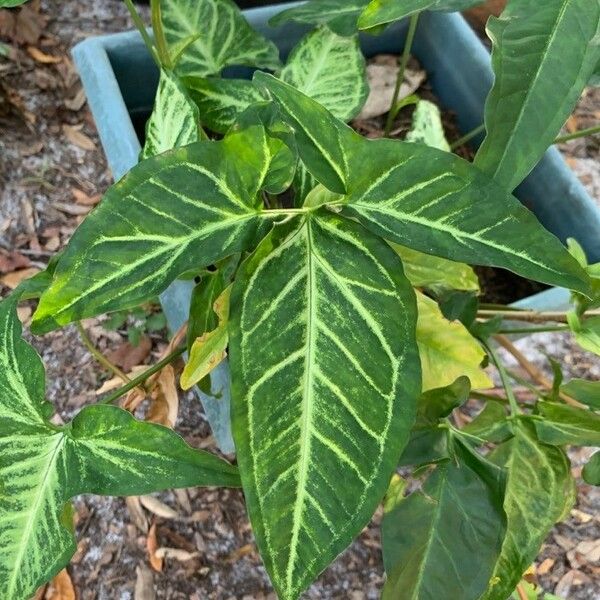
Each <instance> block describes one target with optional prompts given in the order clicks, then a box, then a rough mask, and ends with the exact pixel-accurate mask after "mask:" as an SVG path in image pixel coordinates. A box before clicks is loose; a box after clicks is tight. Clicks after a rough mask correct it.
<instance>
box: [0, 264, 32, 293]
mask: <svg viewBox="0 0 600 600" xmlns="http://www.w3.org/2000/svg"><path fill="white" fill-rule="evenodd" d="M39 272H40V270H39V269H38V268H37V267H29V268H28V269H19V270H18V271H13V272H12V273H7V274H6V275H3V276H2V277H0V283H1V284H2V285H5V286H6V287H8V288H10V289H11V290H14V289H15V288H16V287H17V286H18V285H19V284H20V283H21V282H22V281H24V280H25V279H29V278H30V277H33V276H34V275H35V274H36V273H39Z"/></svg>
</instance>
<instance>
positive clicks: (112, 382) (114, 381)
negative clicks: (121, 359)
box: [94, 365, 148, 396]
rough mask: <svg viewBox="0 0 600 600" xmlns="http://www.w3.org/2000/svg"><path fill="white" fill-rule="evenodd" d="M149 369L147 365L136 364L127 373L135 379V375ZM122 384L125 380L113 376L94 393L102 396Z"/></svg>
mask: <svg viewBox="0 0 600 600" xmlns="http://www.w3.org/2000/svg"><path fill="white" fill-rule="evenodd" d="M147 370H148V366H147V365H136V366H135V367H133V369H131V371H130V372H129V373H127V376H128V377H129V378H130V379H133V378H134V377H137V376H138V375H141V374H142V373H143V372H144V371H147ZM122 385H123V380H122V379H121V378H120V377H113V378H111V379H108V380H107V381H105V382H104V383H103V384H102V385H101V386H100V387H99V388H98V389H97V390H96V391H95V392H94V393H95V394H96V396H101V395H102V394H106V393H107V392H112V391H113V390H116V389H117V388H119V387H121V386H122Z"/></svg>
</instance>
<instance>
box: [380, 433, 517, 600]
mask: <svg viewBox="0 0 600 600" xmlns="http://www.w3.org/2000/svg"><path fill="white" fill-rule="evenodd" d="M454 453H455V458H454V459H453V460H447V461H445V462H444V463H441V464H439V465H438V466H437V467H436V468H435V470H434V471H433V473H432V474H431V475H430V476H429V477H428V478H427V480H426V482H425V484H424V485H423V490H422V491H417V492H413V493H412V494H411V495H410V496H408V498H405V499H403V500H402V501H401V502H400V503H399V504H398V505H397V506H396V507H395V508H394V509H393V510H391V511H390V512H388V513H386V514H385V515H384V518H383V524H382V531H381V535H382V546H383V560H384V565H385V570H386V573H387V581H386V583H385V586H384V589H383V594H382V599H383V600H397V599H398V598H418V599H419V600H439V599H440V598H457V599H458V598H460V600H478V598H479V597H480V596H481V594H482V592H484V591H485V588H486V585H487V583H488V580H489V578H490V575H491V574H492V570H493V568H494V564H495V562H496V560H497V557H498V555H499V553H500V548H501V546H502V539H503V537H504V533H505V528H506V517H505V514H504V510H503V508H502V499H503V497H504V486H505V481H504V475H503V473H502V471H501V470H500V469H499V468H498V467H496V466H494V465H493V464H491V463H490V462H488V461H487V460H485V459H484V458H482V457H481V456H479V455H478V454H477V453H475V452H474V451H472V450H470V449H469V448H468V447H467V446H465V445H463V444H462V443H461V442H459V441H457V442H455V448H454Z"/></svg>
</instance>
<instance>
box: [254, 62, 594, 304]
mask: <svg viewBox="0 0 600 600" xmlns="http://www.w3.org/2000/svg"><path fill="white" fill-rule="evenodd" d="M254 79H255V81H257V82H258V83H259V84H260V85H262V86H264V87H265V88H267V89H268V90H269V92H270V94H271V95H272V96H273V97H274V98H275V100H276V101H277V103H278V105H279V107H280V109H281V113H282V117H283V118H284V119H286V120H287V121H288V123H289V125H290V126H291V127H293V128H294V130H295V132H296V141H297V143H298V151H299V154H300V157H301V159H302V161H303V162H304V164H305V165H306V166H307V168H308V169H309V170H310V171H311V172H312V174H313V175H314V176H315V177H316V178H317V179H318V180H319V181H320V182H321V183H322V184H323V185H325V186H326V187H328V188H329V189H330V190H331V191H333V192H337V193H341V194H346V196H345V197H344V198H343V199H342V200H341V201H340V202H339V205H338V206H337V208H338V210H339V209H340V208H341V209H342V212H343V213H344V214H345V215H347V216H349V217H353V218H357V219H359V220H360V221H361V222H362V223H363V224H364V225H365V226H366V227H367V228H369V229H370V230H371V231H373V232H374V233H376V234H377V235H380V236H382V237H384V238H386V239H388V240H390V241H393V242H396V243H399V244H402V245H404V246H408V247H410V248H413V249H414V250H419V251H421V252H426V253H428V254H435V255H437V256H443V257H444V258H448V259H451V260H455V261H458V262H465V263H469V264H479V265H491V266H497V267H502V268H505V269H509V270H511V271H514V272H515V273H517V274H519V275H522V276H524V277H528V278H531V279H536V280H538V281H542V282H545V283H550V284H553V285H561V286H563V287H569V288H573V289H579V290H581V291H582V292H583V293H589V287H590V284H589V277H588V275H587V274H586V273H585V271H584V270H583V269H582V267H581V266H580V265H579V263H577V261H576V260H575V259H574V258H573V257H572V256H571V255H570V254H569V253H568V252H567V250H566V249H565V248H564V246H563V245H562V244H561V243H560V242H559V241H558V239H556V238H555V237H554V236H553V235H552V234H550V233H548V232H547V231H546V230H545V229H544V228H543V227H542V226H541V225H540V224H539V223H538V221H537V219H536V218H535V216H534V215H533V214H532V213H531V212H529V211H528V210H527V209H526V208H525V207H523V206H522V205H521V203H520V202H519V201H518V200H517V199H516V198H514V197H513V196H512V195H510V194H508V193H507V192H506V191H504V190H503V189H502V188H501V187H499V186H498V185H497V184H496V183H495V182H494V181H491V180H490V179H489V177H487V176H485V175H484V174H483V173H481V171H480V170H479V169H477V168H476V167H474V166H473V165H471V164H470V163H468V162H467V161H465V160H463V159H461V158H459V157H458V156H454V155H452V154H449V153H447V152H442V151H440V150H436V149H434V148H428V147H426V146H421V145H419V144H410V143H406V142H399V141H394V140H367V139H364V138H362V137H361V136H359V135H358V134H357V133H355V132H354V131H352V130H351V129H350V128H349V127H347V126H346V125H344V124H343V123H342V122H341V121H338V120H337V119H335V118H334V117H333V116H332V115H331V114H330V113H329V112H328V111H327V110H326V109H325V108H324V107H322V106H320V105H319V104H318V103H316V102H314V101H313V100H311V99H310V98H308V97H307V96H305V95H303V94H302V93H301V92H298V91H297V90H295V89H294V88H292V87H291V86H288V85H286V84H285V83H283V82H281V81H278V80H277V79H275V78H274V77H272V76H270V75H267V74H265V73H256V74H255V76H254Z"/></svg>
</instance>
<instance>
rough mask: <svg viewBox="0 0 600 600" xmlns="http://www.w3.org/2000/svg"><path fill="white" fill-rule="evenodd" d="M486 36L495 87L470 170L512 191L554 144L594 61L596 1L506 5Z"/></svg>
mask: <svg viewBox="0 0 600 600" xmlns="http://www.w3.org/2000/svg"><path fill="white" fill-rule="evenodd" d="M488 35H489V36H490V37H491V39H492V42H493V51H492V66H493V69H494V74H495V82H494V87H493V88H492V91H491V92H490V95H489V97H488V99H487V102H486V107H485V126H486V131H487V136H486V138H485V140H484V142H483V144H482V146H481V148H480V149H479V152H478V153H477V157H476V159H475V164H476V165H477V166H478V167H479V168H480V169H482V170H483V171H485V172H486V173H489V174H490V175H492V176H493V177H494V178H495V179H496V180H497V181H498V183H499V184H500V185H502V186H504V187H505V188H506V189H507V190H513V189H514V188H516V187H517V185H519V183H521V181H523V179H524V178H525V177H526V176H527V175H528V174H529V172H530V171H531V170H532V169H533V167H534V166H535V165H536V164H537V162H538V161H539V160H540V158H541V157H542V155H543V154H544V152H545V151H546V149H547V148H548V147H549V146H550V145H551V144H552V143H553V142H554V139H555V138H556V136H557V135H558V133H559V131H560V129H561V127H562V126H563V125H564V123H565V121H566V120H567V118H568V117H569V115H570V114H571V112H572V111H573V108H574V107H575V104H576V102H577V101H578V100H579V97H580V96H581V93H582V91H583V89H584V87H585V86H586V85H587V83H588V81H589V79H590V77H591V75H592V73H593V71H594V68H595V66H596V65H597V64H598V61H599V60H600V1H599V0H548V1H547V2H542V3H540V2H536V1H535V0H511V2H510V3H509V4H508V6H507V8H506V10H505V11H504V12H503V13H502V15H501V17H500V18H498V19H496V18H494V17H492V18H491V19H490V21H489V22H488Z"/></svg>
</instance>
